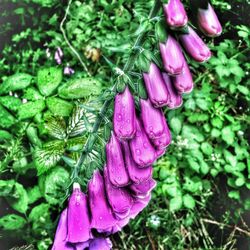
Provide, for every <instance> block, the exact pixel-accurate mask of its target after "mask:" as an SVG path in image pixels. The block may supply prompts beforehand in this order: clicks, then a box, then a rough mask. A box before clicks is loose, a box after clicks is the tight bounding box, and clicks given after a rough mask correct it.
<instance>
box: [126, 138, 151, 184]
mask: <svg viewBox="0 0 250 250" xmlns="http://www.w3.org/2000/svg"><path fill="white" fill-rule="evenodd" d="M122 148H123V154H124V160H125V165H126V168H127V170H128V175H129V178H130V180H131V181H132V182H134V183H137V184H139V183H141V182H143V181H146V180H148V179H149V178H150V177H151V176H152V172H153V168H152V166H149V167H146V168H139V167H138V165H137V164H136V163H135V161H134V160H133V158H132V155H131V153H130V148H129V145H128V142H122Z"/></svg>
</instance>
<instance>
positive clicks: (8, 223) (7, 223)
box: [0, 214, 26, 230]
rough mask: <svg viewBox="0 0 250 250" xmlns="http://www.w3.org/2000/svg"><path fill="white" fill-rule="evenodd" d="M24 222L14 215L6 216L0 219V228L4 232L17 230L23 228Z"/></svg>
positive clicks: (21, 218)
mask: <svg viewBox="0 0 250 250" xmlns="http://www.w3.org/2000/svg"><path fill="white" fill-rule="evenodd" d="M25 224H26V220H25V219H24V218H23V217H21V216H19V215H16V214H8V215H5V216H3V217H1V218H0V227H1V228H3V229H5V230H18V229H21V228H23V227H24V225H25Z"/></svg>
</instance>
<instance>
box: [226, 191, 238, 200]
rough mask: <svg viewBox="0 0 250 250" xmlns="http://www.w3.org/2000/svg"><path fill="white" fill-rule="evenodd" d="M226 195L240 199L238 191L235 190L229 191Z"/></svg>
mask: <svg viewBox="0 0 250 250" xmlns="http://www.w3.org/2000/svg"><path fill="white" fill-rule="evenodd" d="M228 197H229V198H231V199H235V200H240V192H239V191H237V190H233V191H230V192H229V193H228Z"/></svg>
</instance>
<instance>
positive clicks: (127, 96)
mask: <svg viewBox="0 0 250 250" xmlns="http://www.w3.org/2000/svg"><path fill="white" fill-rule="evenodd" d="M135 119H136V116H135V104H134V98H133V96H132V95H131V93H130V91H129V88H128V87H126V88H125V90H124V92H123V93H121V94H117V95H116V97H115V106H114V118H113V124H114V131H115V134H116V136H117V137H118V138H120V139H131V138H133V137H134V135H135V132H136V126H135Z"/></svg>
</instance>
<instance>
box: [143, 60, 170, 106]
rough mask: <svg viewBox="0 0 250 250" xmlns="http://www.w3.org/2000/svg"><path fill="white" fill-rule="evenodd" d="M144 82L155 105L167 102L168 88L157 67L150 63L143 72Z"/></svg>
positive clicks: (162, 104)
mask: <svg viewBox="0 0 250 250" xmlns="http://www.w3.org/2000/svg"><path fill="white" fill-rule="evenodd" d="M143 79H144V83H145V86H146V89H147V93H148V96H149V99H150V101H151V102H152V103H153V105H154V106H155V107H163V106H166V105H167V103H168V96H169V93H168V89H167V87H166V85H165V83H164V80H163V78H162V74H161V72H160V70H159V68H158V67H157V66H156V65H155V64H154V63H151V64H150V67H149V72H148V73H143Z"/></svg>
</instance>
